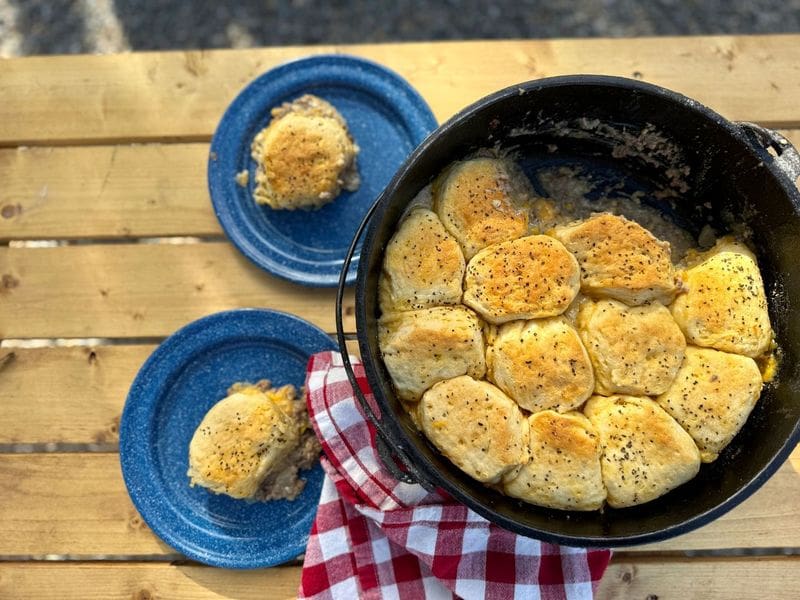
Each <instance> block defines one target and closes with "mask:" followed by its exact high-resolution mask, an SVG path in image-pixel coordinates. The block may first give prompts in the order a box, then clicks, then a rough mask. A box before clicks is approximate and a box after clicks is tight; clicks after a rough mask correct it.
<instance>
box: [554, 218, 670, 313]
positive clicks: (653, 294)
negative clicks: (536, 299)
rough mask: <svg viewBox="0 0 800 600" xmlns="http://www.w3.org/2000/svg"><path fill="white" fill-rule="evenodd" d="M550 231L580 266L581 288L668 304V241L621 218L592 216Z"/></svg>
mask: <svg viewBox="0 0 800 600" xmlns="http://www.w3.org/2000/svg"><path fill="white" fill-rule="evenodd" d="M554 235H555V236H556V238H558V239H559V240H560V241H561V242H562V243H563V244H564V246H566V247H567V250H569V251H570V252H572V253H573V254H574V255H575V257H576V258H577V259H578V263H580V266H581V291H582V292H583V293H585V294H588V295H590V296H596V297H602V298H614V299H616V300H621V301H622V302H625V303H626V304H630V305H638V304H644V303H646V302H650V301H651V300H658V301H659V302H662V303H664V304H668V303H669V302H670V301H671V300H672V297H673V295H674V293H675V282H676V280H675V272H674V270H673V267H672V262H671V260H670V245H669V242H663V241H661V240H659V239H657V238H656V237H655V236H654V235H653V234H652V233H650V232H649V231H648V230H647V229H645V228H644V227H642V226H641V225H639V224H638V223H635V222H633V221H629V220H628V219H626V218H625V217H619V216H616V215H610V214H600V215H595V216H593V217H591V218H589V219H587V220H585V221H580V222H578V223H575V224H572V225H568V226H566V227H560V228H557V229H556V230H555V233H554Z"/></svg>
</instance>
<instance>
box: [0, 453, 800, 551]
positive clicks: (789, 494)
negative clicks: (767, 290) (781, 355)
mask: <svg viewBox="0 0 800 600" xmlns="http://www.w3.org/2000/svg"><path fill="white" fill-rule="evenodd" d="M795 456H800V451H797V450H796V451H795ZM0 489H2V490H3V502H2V503H0V556H3V555H6V556H8V555H14V556H20V555H37V556H42V555H48V554H69V555H74V556H78V557H80V556H91V555H97V554H102V555H106V554H109V555H134V556H136V555H139V556H143V555H174V550H172V549H171V548H169V547H168V546H166V545H165V544H163V543H162V542H160V541H159V540H158V538H156V537H155V536H154V535H153V533H152V532H151V531H150V530H149V529H148V527H147V526H146V525H145V524H144V522H143V521H142V519H141V517H140V516H139V515H138V513H137V512H136V510H135V509H134V507H133V505H132V504H131V501H130V499H129V498H128V494H127V492H126V489H125V485H124V483H123V481H122V476H121V473H120V469H119V459H118V456H117V455H116V454H113V453H108V454H106V453H95V454H83V453H71V454H57V453H53V454H0ZM799 496H800V473H798V472H797V471H796V470H795V469H794V468H792V466H791V464H790V463H787V464H786V465H784V466H783V467H782V468H781V469H780V470H779V471H778V473H777V474H776V475H775V476H774V477H773V478H772V479H770V481H769V482H768V483H767V484H766V485H765V486H764V488H762V489H761V490H760V491H758V492H756V494H755V495H754V496H753V497H751V498H750V499H748V500H746V501H745V502H744V503H743V504H741V505H740V506H739V507H737V508H735V509H734V510H733V511H731V512H730V513H728V514H727V515H725V516H723V517H721V518H720V519H719V520H718V521H716V522H714V523H712V524H710V525H708V526H706V527H703V528H701V529H699V530H697V531H695V532H692V533H688V534H686V535H683V536H680V537H678V538H675V539H673V540H669V541H667V542H663V543H660V544H654V545H650V546H645V547H640V548H635V549H633V551H638V550H646V551H663V550H704V549H705V550H709V549H721V548H782V547H786V548H800V514H798V512H797V498H798V497H799ZM628 550H631V549H626V551H628Z"/></svg>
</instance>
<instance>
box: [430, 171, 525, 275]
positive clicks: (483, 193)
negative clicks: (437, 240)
mask: <svg viewBox="0 0 800 600" xmlns="http://www.w3.org/2000/svg"><path fill="white" fill-rule="evenodd" d="M432 193H433V207H434V210H435V211H436V214H438V215H439V218H440V219H441V220H442V223H443V224H444V226H445V227H446V228H447V230H448V231H449V232H450V233H451V234H453V236H454V237H455V238H456V239H457V240H458V242H459V243H460V244H461V247H462V248H463V250H464V256H465V257H466V258H467V260H469V259H470V258H472V257H473V256H475V254H476V253H477V252H478V250H480V249H482V248H485V247H486V246H489V245H490V244H496V243H498V242H503V241H506V240H512V239H514V238H518V237H520V236H521V235H525V233H526V232H527V231H528V210H527V206H526V205H527V201H528V199H529V198H530V196H531V195H532V190H531V186H530V182H529V181H528V179H527V177H525V175H524V173H522V172H521V171H520V170H519V168H518V167H517V166H516V165H515V164H514V163H513V162H512V161H510V160H506V159H498V158H474V159H471V160H465V161H461V162H456V163H453V164H452V165H450V167H448V168H447V169H446V170H445V171H444V172H443V173H442V174H441V175H440V176H439V177H438V178H437V179H436V180H435V181H434V182H433V186H432Z"/></svg>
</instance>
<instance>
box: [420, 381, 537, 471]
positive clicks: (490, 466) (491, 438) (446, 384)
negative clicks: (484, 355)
mask: <svg viewBox="0 0 800 600" xmlns="http://www.w3.org/2000/svg"><path fill="white" fill-rule="evenodd" d="M417 417H418V418H419V421H420V424H421V425H422V430H423V432H424V433H425V435H426V436H427V437H428V439H429V440H430V441H431V442H432V443H433V444H434V445H435V446H436V447H437V448H438V449H439V451H440V452H441V453H442V454H444V455H445V456H446V457H447V458H449V459H450V460H451V461H452V462H453V463H454V464H455V465H456V466H457V467H458V468H459V469H461V470H462V471H464V472H465V473H466V474H467V475H469V476H470V477H472V478H474V479H477V480H478V481H481V482H483V483H497V482H498V481H500V478H501V477H502V476H503V475H505V474H506V473H508V472H509V471H512V470H513V469H516V468H517V467H518V466H520V465H522V464H525V463H526V462H528V455H529V447H528V421H527V419H525V417H524V416H523V415H522V411H520V409H519V406H517V403H516V402H514V401H513V400H512V399H511V398H509V397H508V396H506V395H505V394H504V393H503V392H501V391H500V390H499V389H497V388H496V387H494V386H493V385H492V384H491V383H488V382H486V381H477V380H475V379H473V378H472V377H469V376H468V375H463V376H461V377H456V378H454V379H448V380H447V381H441V382H439V383H437V384H436V385H434V386H433V387H432V388H431V389H429V390H428V391H427V392H425V394H424V395H423V396H422V399H421V400H420V401H419V405H418V407H417Z"/></svg>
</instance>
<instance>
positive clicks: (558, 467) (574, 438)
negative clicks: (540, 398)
mask: <svg viewBox="0 0 800 600" xmlns="http://www.w3.org/2000/svg"><path fill="white" fill-rule="evenodd" d="M528 424H529V426H530V449H531V459H530V461H529V462H528V463H527V464H526V465H524V466H523V467H521V468H520V469H519V472H518V473H514V472H512V473H510V474H509V475H507V476H506V477H505V478H504V487H505V492H506V494H508V495H509V496H513V497H514V498H519V499H521V500H524V501H525V502H530V503H532V504H538V505H540V506H547V507H550V508H559V509H562V510H597V509H599V508H600V507H602V506H603V502H604V501H605V499H606V488H605V486H604V485H603V476H602V473H601V470H600V441H599V438H598V436H597V433H596V431H595V429H594V427H593V426H592V424H591V423H590V422H589V419H587V418H586V417H585V416H583V415H582V414H581V413H579V412H574V411H571V412H568V413H565V414H559V413H557V412H554V411H552V410H545V411H542V412H539V413H536V414H533V415H531V416H530V417H529V418H528Z"/></svg>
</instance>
